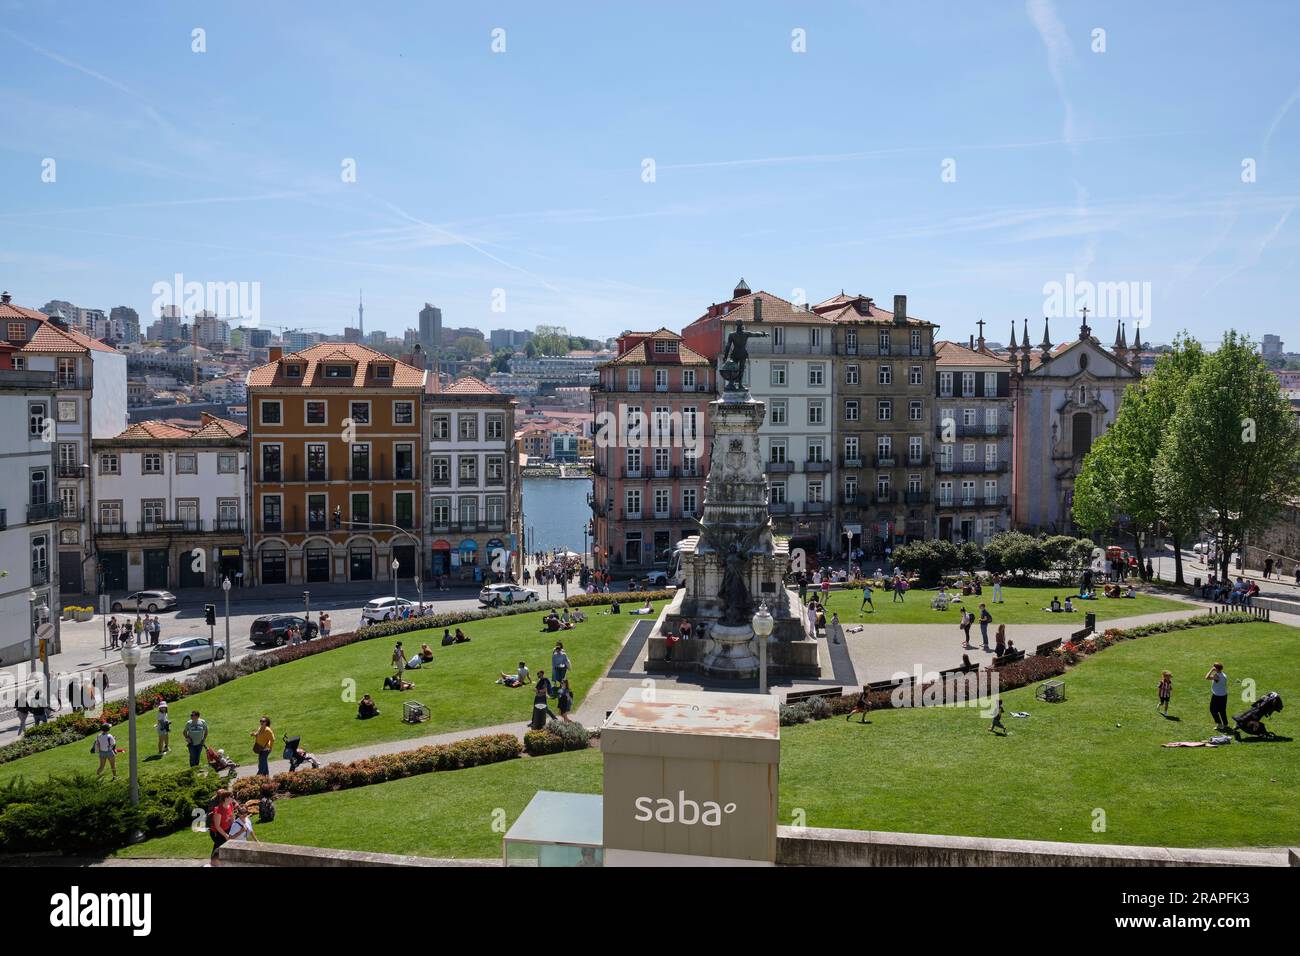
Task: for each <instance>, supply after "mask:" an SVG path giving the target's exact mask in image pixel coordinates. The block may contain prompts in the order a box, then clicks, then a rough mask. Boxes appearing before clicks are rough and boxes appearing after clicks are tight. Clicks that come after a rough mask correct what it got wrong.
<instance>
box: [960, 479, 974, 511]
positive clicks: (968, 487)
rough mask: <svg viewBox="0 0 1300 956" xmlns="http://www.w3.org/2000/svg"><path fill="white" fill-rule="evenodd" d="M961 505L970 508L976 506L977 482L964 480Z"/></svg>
mask: <svg viewBox="0 0 1300 956" xmlns="http://www.w3.org/2000/svg"><path fill="white" fill-rule="evenodd" d="M961 503H962V504H963V505H966V506H967V507H970V506H971V505H973V504H975V482H974V481H971V480H969V479H964V480H963V481H962V483H961Z"/></svg>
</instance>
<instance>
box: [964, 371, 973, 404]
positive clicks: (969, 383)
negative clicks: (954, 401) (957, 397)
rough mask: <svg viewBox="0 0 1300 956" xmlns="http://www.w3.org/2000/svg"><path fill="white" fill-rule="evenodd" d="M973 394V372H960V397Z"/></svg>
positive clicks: (968, 396) (967, 396)
mask: <svg viewBox="0 0 1300 956" xmlns="http://www.w3.org/2000/svg"><path fill="white" fill-rule="evenodd" d="M974 394H975V373H974V372H962V373H961V395H962V398H970V397H971V396H972V395H974Z"/></svg>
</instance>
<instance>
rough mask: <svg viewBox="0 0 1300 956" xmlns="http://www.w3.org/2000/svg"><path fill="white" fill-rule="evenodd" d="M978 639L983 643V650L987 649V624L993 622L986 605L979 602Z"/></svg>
mask: <svg viewBox="0 0 1300 956" xmlns="http://www.w3.org/2000/svg"><path fill="white" fill-rule="evenodd" d="M979 620H980V640H981V641H983V643H984V650H986V651H987V650H988V649H989V625H990V624H992V623H993V615H992V614H990V613H989V609H988V605H986V604H983V603H981V604H980V618H979Z"/></svg>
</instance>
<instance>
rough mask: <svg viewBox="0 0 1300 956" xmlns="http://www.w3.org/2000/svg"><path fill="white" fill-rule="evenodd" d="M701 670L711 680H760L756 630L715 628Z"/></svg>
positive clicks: (749, 628) (711, 632)
mask: <svg viewBox="0 0 1300 956" xmlns="http://www.w3.org/2000/svg"><path fill="white" fill-rule="evenodd" d="M700 670H702V671H703V672H704V673H706V674H708V675H709V676H710V677H723V678H726V679H728V680H751V679H753V678H755V677H757V676H758V654H757V644H756V643H755V639H754V628H753V627H751V626H750V625H748V624H738V625H727V624H714V625H713V626H712V627H711V628H709V636H708V638H707V640H706V641H705V648H704V659H703V660H701V661H700Z"/></svg>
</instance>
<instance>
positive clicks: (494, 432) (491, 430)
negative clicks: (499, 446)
mask: <svg viewBox="0 0 1300 956" xmlns="http://www.w3.org/2000/svg"><path fill="white" fill-rule="evenodd" d="M486 424H487V440H488V441H501V440H502V439H503V438H505V437H506V420H505V417H504V416H502V415H489V416H487V422H486Z"/></svg>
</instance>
